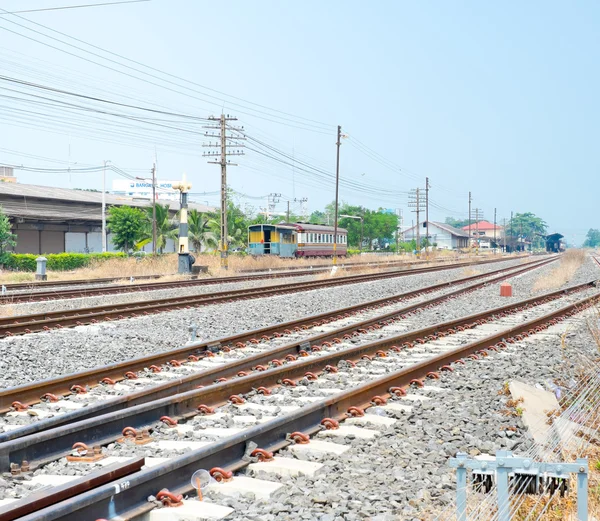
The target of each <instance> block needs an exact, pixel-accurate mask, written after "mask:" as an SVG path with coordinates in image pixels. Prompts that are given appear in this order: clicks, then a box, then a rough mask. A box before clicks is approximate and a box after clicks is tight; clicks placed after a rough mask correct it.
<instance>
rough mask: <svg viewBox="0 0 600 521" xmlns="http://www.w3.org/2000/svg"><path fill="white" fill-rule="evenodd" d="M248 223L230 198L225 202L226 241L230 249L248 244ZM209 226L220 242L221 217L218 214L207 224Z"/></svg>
mask: <svg viewBox="0 0 600 521" xmlns="http://www.w3.org/2000/svg"><path fill="white" fill-rule="evenodd" d="M248 224H249V220H248V218H247V217H246V215H245V214H244V212H243V211H242V209H241V208H240V207H239V206H237V205H236V204H234V203H233V202H232V201H231V200H230V201H229V202H228V203H227V229H228V237H227V242H228V244H229V248H230V249H231V248H241V247H245V246H248ZM209 228H210V231H211V232H212V233H213V234H214V235H215V237H217V240H218V241H219V242H220V240H221V219H220V217H219V216H217V218H216V219H214V220H213V221H212V222H211V223H210V224H209Z"/></svg>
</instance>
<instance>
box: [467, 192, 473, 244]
mask: <svg viewBox="0 0 600 521" xmlns="http://www.w3.org/2000/svg"><path fill="white" fill-rule="evenodd" d="M471 201H472V198H471V192H469V228H468V230H469V253H471V244H472V236H473V234H472V233H471Z"/></svg>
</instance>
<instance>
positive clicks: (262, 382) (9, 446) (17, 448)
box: [0, 283, 592, 471]
mask: <svg viewBox="0 0 600 521" xmlns="http://www.w3.org/2000/svg"><path fill="white" fill-rule="evenodd" d="M590 284H592V283H590ZM586 286H587V285H586ZM579 289H582V288H581V287H580V286H575V287H574V288H573V291H576V290H579ZM568 293H570V291H568V290H567V291H565V290H563V291H558V292H553V293H552V294H544V295H540V296H538V297H534V298H533V299H527V300H524V301H520V302H517V303H513V304H510V305H508V306H502V307H501V308H495V309H491V310H487V311H485V312H481V313H477V314H475V315H470V316H468V317H463V318H460V319H455V320H452V321H450V322H445V323H443V324H436V325H433V326H429V327H426V328H422V329H419V330H416V331H410V332H408V333H403V334H401V335H397V336H390V337H387V338H384V339H380V340H377V341H374V342H369V343H365V344H362V345H359V346H356V347H352V348H349V349H343V350H340V351H336V352H332V353H328V354H325V355H323V356H319V357H310V358H307V359H305V360H303V359H302V358H300V360H299V361H295V362H292V363H288V364H283V365H281V366H277V367H274V368H271V369H267V370H264V371H254V372H252V373H250V374H248V375H244V376H240V377H236V378H234V379H231V380H227V381H224V382H219V383H215V379H216V376H217V375H218V374H231V373H232V372H233V371H232V368H231V367H229V368H223V367H219V368H215V369H211V370H209V371H206V372H205V373H202V374H196V375H190V376H189V377H187V378H184V379H181V380H180V381H178V382H175V383H174V384H173V385H170V386H169V388H168V391H167V390H166V389H165V388H166V386H165V385H163V386H162V387H161V386H157V387H152V388H150V389H148V390H145V391H140V392H139V393H136V395H124V396H120V397H118V398H115V399H113V400H112V401H111V402H110V403H109V404H107V402H105V404H104V405H103V407H104V409H103V410H102V411H101V413H102V414H101V415H100V416H92V417H83V416H82V415H85V414H94V407H98V405H90V406H89V407H86V408H85V411H83V412H80V411H75V412H74V413H67V414H65V415H61V417H60V418H56V419H51V420H50V421H55V422H57V421H62V422H63V423H64V422H67V421H68V420H69V418H73V417H74V415H75V414H79V418H78V421H75V422H74V423H68V424H63V425H61V426H58V427H54V428H50V429H48V430H44V431H42V432H39V431H37V432H33V431H35V429H36V425H37V424H31V425H29V426H27V427H26V428H25V429H23V430H28V431H29V432H32V433H30V434H27V435H25V436H21V437H16V436H18V435H19V434H18V433H17V430H15V431H10V432H8V433H4V434H2V435H1V438H0V441H2V442H3V443H0V471H2V470H4V469H7V468H9V463H11V462H12V463H16V462H18V463H20V462H21V461H23V460H26V461H28V462H29V464H30V466H31V467H37V466H39V465H41V464H44V463H46V462H48V461H53V460H55V459H57V458H59V457H61V456H63V455H64V454H67V453H68V452H69V451H70V449H71V447H72V446H73V444H75V443H77V442H82V443H87V444H94V445H105V444H108V443H111V442H112V441H114V440H115V439H117V438H118V437H120V436H121V435H122V434H121V433H122V430H123V429H124V428H125V427H133V428H135V429H139V428H143V427H145V426H147V425H150V424H152V423H155V422H157V421H158V420H159V418H161V417H162V416H169V417H172V418H187V417H191V416H195V415H196V414H197V413H198V410H197V408H198V406H199V405H200V404H203V405H207V406H209V407H214V406H216V405H221V404H223V403H225V402H227V400H228V399H229V397H230V396H232V395H235V394H244V393H247V392H249V391H251V390H252V389H253V388H257V387H260V386H265V387H268V386H274V385H277V384H278V382H281V381H283V380H285V379H290V380H294V379H295V378H300V377H303V376H304V375H305V373H306V372H313V373H314V372H319V371H322V370H324V368H326V367H327V366H328V365H331V366H333V365H335V364H337V363H339V362H340V361H342V360H355V359H360V358H361V357H363V356H365V355H368V356H373V355H377V353H378V351H380V350H382V349H386V348H390V347H393V346H401V345H403V344H406V343H409V342H415V341H417V342H418V341H423V342H424V341H426V339H427V338H428V337H429V338H430V339H433V338H437V337H438V336H445V335H448V334H453V333H455V332H456V330H458V329H459V328H461V327H462V328H466V327H476V325H479V324H481V323H484V322H487V321H489V320H493V318H494V317H496V316H498V315H501V314H502V315H505V314H507V313H514V312H516V311H517V310H520V309H528V308H531V307H533V305H534V304H535V303H536V302H537V304H542V303H545V302H548V301H549V300H552V299H555V298H558V297H559V295H564V294H568ZM505 334H506V331H505V332H503V333H501V336H502V335H505ZM288 349H289V351H290V352H291V353H296V355H295V356H298V355H301V353H300V351H302V349H300V348H299V346H298V345H297V344H294V345H290V346H289V348H288ZM269 356H272V354H265V357H269ZM233 374H234V375H235V374H236V373H235V372H234V373H233ZM200 382H205V383H206V384H207V386H206V387H203V388H200V389H198V385H199V384H200ZM190 389H191V390H190ZM81 418H83V419H81ZM44 421H45V422H46V421H48V420H44ZM40 423H41V422H40ZM46 425H47V424H46ZM19 430H21V429H19ZM11 436H13V439H11V438H10V437H11ZM7 439H8V440H10V441H5V440H7Z"/></svg>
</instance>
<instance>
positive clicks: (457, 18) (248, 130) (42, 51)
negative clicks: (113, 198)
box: [0, 0, 600, 244]
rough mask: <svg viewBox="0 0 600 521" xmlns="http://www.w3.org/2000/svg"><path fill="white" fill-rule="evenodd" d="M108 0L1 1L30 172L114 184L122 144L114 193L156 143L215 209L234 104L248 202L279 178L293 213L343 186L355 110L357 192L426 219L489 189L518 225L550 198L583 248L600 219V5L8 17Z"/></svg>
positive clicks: (16, 127) (149, 160)
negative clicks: (518, 217) (222, 133)
mask: <svg viewBox="0 0 600 521" xmlns="http://www.w3.org/2000/svg"><path fill="white" fill-rule="evenodd" d="M99 1H100V0H0V163H1V164H12V165H22V166H23V167H24V168H25V169H24V170H19V171H17V172H16V174H17V176H18V178H19V181H21V182H26V183H35V184H41V185H48V186H61V187H78V188H95V189H100V188H101V187H102V170H101V168H100V167H101V165H102V164H103V161H105V160H108V161H110V163H109V164H111V165H114V166H115V169H118V171H119V173H117V172H116V171H113V170H109V171H108V172H107V176H106V177H107V187H108V188H109V189H110V187H111V183H112V180H113V179H123V178H124V177H123V176H124V175H125V174H126V175H128V176H134V177H136V176H137V177H145V176H148V175H149V173H150V169H151V167H152V164H153V162H154V161H155V158H156V160H157V165H158V177H159V178H160V179H178V178H180V177H181V176H182V174H183V173H184V172H185V173H186V176H187V178H188V179H189V180H190V181H191V183H192V185H193V188H192V192H193V193H194V195H193V197H192V199H194V200H196V201H198V202H207V203H208V204H212V205H216V204H218V201H219V197H218V190H219V187H220V169H219V166H218V165H215V164H209V163H208V162H207V159H206V158H205V157H203V153H204V152H206V151H207V150H210V149H209V148H207V147H205V146H203V145H206V144H209V143H210V142H211V140H210V138H207V137H205V136H204V134H205V133H206V132H212V131H211V130H209V129H205V128H204V127H205V126H207V125H208V126H209V124H210V122H207V121H205V119H206V118H207V117H209V116H211V115H213V116H218V115H219V114H220V113H221V112H223V113H225V114H229V115H231V116H232V117H233V116H235V117H237V118H238V119H237V121H235V122H233V121H232V122H231V123H230V124H231V125H237V126H239V127H242V126H243V128H244V130H243V135H245V136H246V139H245V140H244V141H243V143H244V144H246V149H245V155H243V156H239V157H237V156H236V157H232V158H231V160H232V162H235V163H236V164H237V165H238V166H231V167H229V168H228V170H227V172H228V185H229V186H230V187H231V188H232V189H233V190H235V191H236V192H238V193H242V194H246V197H241V196H239V195H238V196H236V198H237V200H238V202H239V203H240V204H242V205H243V206H246V205H247V206H248V208H249V209H251V208H254V210H258V209H260V208H261V206H264V205H265V201H266V195H267V194H269V193H278V194H281V197H279V198H278V199H279V203H278V206H277V210H279V211H283V210H284V209H285V207H286V201H287V200H291V201H292V203H291V206H292V209H293V210H299V203H298V202H294V199H296V200H300V199H302V198H307V199H308V202H307V205H308V208H309V210H310V211H312V210H315V209H321V208H322V207H323V206H324V205H326V204H327V203H329V202H331V201H332V200H333V199H334V193H335V192H334V179H335V160H336V146H335V142H336V132H337V125H341V127H342V133H343V135H344V137H343V139H342V141H341V142H342V145H341V150H340V179H341V185H340V200H341V201H344V202H348V203H350V204H360V205H364V206H366V207H368V208H373V209H376V208H379V207H382V208H389V209H402V210H403V214H404V222H405V224H406V225H410V224H411V221H412V220H414V218H415V215H414V213H411V211H410V209H409V207H408V193H409V192H410V190H412V189H415V188H421V189H423V188H424V186H425V178H426V177H429V180H430V184H431V190H430V198H431V201H432V203H431V204H432V206H431V212H430V213H431V215H430V218H431V220H440V221H443V220H444V219H445V217H447V216H451V217H455V218H466V217H467V211H468V193H469V192H471V193H472V198H473V208H476V207H477V208H480V209H482V210H483V214H484V217H485V218H487V219H489V220H493V217H494V209H495V208H496V209H497V216H498V222H499V223H500V224H501V223H502V220H503V219H504V218H509V217H510V214H511V211H513V212H533V213H535V214H536V215H538V216H540V217H542V218H543V219H545V220H546V221H547V223H548V225H549V231H550V232H555V231H556V232H560V233H563V234H564V235H565V236H566V237H567V240H568V241H569V242H571V243H576V244H577V243H581V242H582V241H583V239H584V237H585V234H586V232H587V230H588V229H589V228H591V227H593V228H600V214H599V212H598V211H597V206H596V205H597V204H598V200H599V196H598V194H599V193H600V176H599V175H598V171H599V166H600V165H599V163H600V161H599V153H598V150H599V147H598V146H597V139H598V136H599V130H600V129H599V126H600V117H599V116H600V110H599V101H598V96H597V93H598V92H599V91H600V88H599V87H600V72H599V69H598V67H597V64H598V62H599V59H598V58H600V56H599V54H600V45H599V43H600V42H599V41H598V40H599V39H600V36H599V33H598V31H597V30H596V28H597V26H598V23H599V22H600V18H599V15H600V4H598V3H597V2H591V1H589V2H586V1H581V2H576V3H568V4H567V3H564V2H558V1H556V2H555V1H530V2H516V1H508V2H479V1H475V0H473V1H460V0H456V1H452V2H433V1H427V0H424V1H420V2H408V1H400V0H393V1H392V0H388V1H383V0H381V1H378V2H369V3H367V2H364V1H363V2H359V1H357V0H345V1H343V2H342V1H338V0H329V1H327V2H323V1H318V0H304V1H303V2H284V1H281V0H279V1H267V0H253V1H251V2H248V1H243V0H229V1H228V2H214V1H211V2H208V1H205V0H151V1H149V2H139V3H134V4H126V5H113V6H104V7H93V8H80V9H72V10H52V11H43V12H32V13H21V14H18V15H14V14H13V15H10V14H6V12H13V11H22V10H32V9H38V8H48V7H59V6H68V5H80V4H85V3H95V2H99ZM103 1H108V0H103ZM53 31H54V32H53ZM111 53H112V54H111ZM15 80H22V81H26V82H30V83H33V84H35V85H33V86H32V85H24V84H23V83H15ZM47 87H50V88H53V89H59V90H60V91H62V92H57V91H52V90H48V89H47ZM83 96H86V97H83ZM90 97H91V98H96V99H100V100H102V101H95V100H91V99H89V98H90ZM107 102H108V103H107ZM67 104H69V105H67ZM117 104H119V105H117ZM157 111H160V112H157ZM108 113H110V114H108ZM115 114H116V116H115ZM232 132H234V131H232ZM235 135H237V136H240V135H242V134H240V133H235ZM212 142H214V138H213V140H212ZM237 143H239V144H242V141H241V140H240V141H237ZM236 149H237V148H236ZM68 168H71V173H70V174H69V173H67V172H66V170H67V169H68ZM31 169H36V170H40V169H46V171H44V172H39V171H31ZM52 170H55V171H52ZM56 170H60V171H56ZM202 194H205V195H202Z"/></svg>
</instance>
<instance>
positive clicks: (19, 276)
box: [0, 250, 501, 284]
mask: <svg viewBox="0 0 600 521" xmlns="http://www.w3.org/2000/svg"><path fill="white" fill-rule="evenodd" d="M493 257H497V258H498V259H500V257H501V256H500V255H496V256H493V255H492V254H486V255H479V256H478V257H477V258H480V259H481V260H484V259H483V258H485V259H488V258H493ZM474 258H475V256H474V255H466V254H465V255H460V256H457V254H456V253H455V252H453V251H447V250H436V251H434V252H430V253H429V255H428V258H427V259H426V258H425V257H423V258H421V259H418V258H416V257H415V256H414V255H378V254H365V255H357V256H354V257H350V258H348V259H342V258H340V259H339V260H338V264H339V268H338V273H337V274H336V276H339V274H341V273H343V274H350V273H352V274H359V273H371V272H375V271H377V270H381V269H382V266H381V264H383V263H390V264H391V263H393V265H391V266H390V268H394V267H398V266H399V265H400V266H403V265H406V266H407V267H408V266H414V267H421V266H427V265H430V264H433V265H445V264H451V263H457V262H459V263H460V262H469V261H472V260H473V259H474ZM345 263H351V264H368V263H379V264H380V266H379V267H377V268H376V267H374V266H365V267H364V269H361V268H358V269H357V268H354V267H353V269H352V270H345V269H343V268H342V267H341V265H343V264H345ZM177 264H178V259H177V254H165V255H161V256H159V257H152V256H147V257H141V258H138V259H136V258H127V259H110V260H106V261H97V262H95V263H92V264H91V265H90V266H89V267H87V268H81V269H78V270H73V271H48V280H52V281H57V280H58V281H60V280H64V281H70V280H82V279H84V280H90V279H103V278H114V279H115V280H121V281H122V282H129V279H130V277H134V278H135V277H140V276H144V275H162V276H163V278H161V280H176V279H177V278H179V275H177ZM196 265H197V266H207V267H208V272H209V274H210V275H213V276H219V277H226V276H235V275H238V274H239V273H240V271H243V270H265V271H268V270H269V269H282V268H283V269H285V268H298V269H302V268H304V269H309V268H310V267H311V266H312V267H326V266H331V265H332V260H331V259H282V258H279V257H274V256H273V257H272V256H269V255H266V256H262V257H252V256H239V255H232V256H230V257H229V270H227V271H226V270H223V269H221V259H220V256H219V255H218V254H201V255H196ZM328 273H329V272H328ZM479 273H480V271H477V270H476V269H474V268H465V276H469V275H477V274H479ZM22 282H32V283H33V282H35V274H34V273H25V272H11V271H4V272H0V284H1V283H5V284H9V283H22ZM136 282H140V283H141V282H144V281H141V280H137V281H136Z"/></svg>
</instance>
